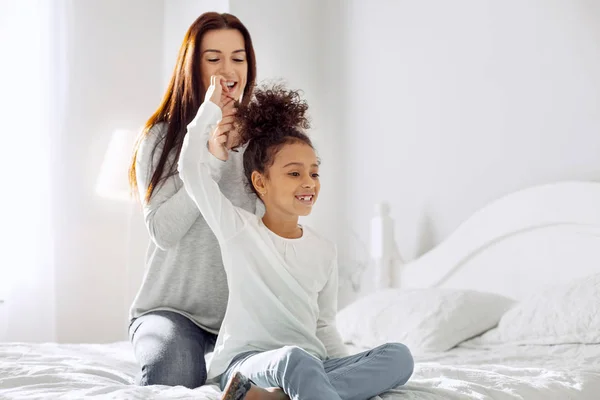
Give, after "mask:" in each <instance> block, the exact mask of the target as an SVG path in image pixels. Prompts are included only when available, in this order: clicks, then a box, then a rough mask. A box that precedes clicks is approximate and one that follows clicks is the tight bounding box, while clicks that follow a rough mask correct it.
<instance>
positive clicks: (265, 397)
mask: <svg viewBox="0 0 600 400" xmlns="http://www.w3.org/2000/svg"><path fill="white" fill-rule="evenodd" d="M244 400H290V398H289V397H288V396H287V394H285V393H284V392H283V390H281V388H268V389H263V388H261V387H258V386H255V385H252V387H251V388H250V390H249V391H248V393H247V394H246V397H245V398H244Z"/></svg>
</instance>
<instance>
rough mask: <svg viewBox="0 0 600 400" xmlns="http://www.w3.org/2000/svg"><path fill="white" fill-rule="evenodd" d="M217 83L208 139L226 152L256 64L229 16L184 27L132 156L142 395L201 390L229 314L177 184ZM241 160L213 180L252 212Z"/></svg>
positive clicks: (216, 264)
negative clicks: (191, 132) (140, 216)
mask: <svg viewBox="0 0 600 400" xmlns="http://www.w3.org/2000/svg"><path fill="white" fill-rule="evenodd" d="M214 74H219V75H221V76H223V77H224V80H225V88H224V92H225V93H226V95H227V97H228V98H229V99H231V101H230V102H229V103H228V106H227V107H226V108H225V109H224V115H223V118H222V119H221V120H220V121H218V122H217V123H215V126H214V127H213V133H214V134H215V135H222V134H223V135H226V136H227V137H228V138H231V139H232V142H231V143H229V144H228V146H232V145H233V144H234V143H233V140H234V139H235V138H236V132H235V129H234V126H233V123H232V121H233V116H234V114H235V108H234V104H236V103H237V102H241V103H242V104H244V102H246V101H247V99H249V98H250V94H251V93H252V89H253V86H254V81H255V77H256V64H255V59H254V50H253V47H252V40H251V38H250V34H249V33H248V30H247V29H246V27H245V26H244V25H243V24H242V23H241V22H240V20H239V19H238V18H236V17H235V16H233V15H231V14H218V13H215V12H209V13H205V14H202V15H201V16H200V17H198V19H197V20H196V21H195V22H194V23H192V25H191V26H190V27H189V29H188V31H187V33H186V35H185V37H184V39H183V44H182V45H181V48H180V50H179V56H178V58H177V62H176V65H175V68H174V70H173V74H172V76H171V80H170V82H169V84H168V86H167V90H166V92H165V95H164V98H163V100H162V102H161V104H160V105H159V106H158V108H157V110H156V111H155V113H154V114H153V115H152V116H151V117H150V118H149V119H148V121H147V123H146V127H145V129H143V131H142V134H141V136H140V137H139V140H138V142H137V144H136V146H135V149H134V157H133V162H132V164H131V168H130V171H129V172H130V183H131V188H132V189H133V191H134V192H135V193H136V194H137V195H138V197H139V199H140V200H141V203H142V207H143V211H144V219H145V223H146V228H147V230H148V233H149V234H150V238H151V242H150V245H149V248H148V252H147V258H146V273H145V276H144V279H143V282H142V284H141V286H140V288H139V290H138V293H137V296H136V298H135V300H134V302H133V304H132V307H131V311H130V320H131V324H130V327H129V333H130V338H131V341H132V343H133V347H134V351H135V354H136V357H137V359H138V361H139V363H140V367H141V375H140V377H139V378H140V379H139V383H140V384H142V385H153V384H162V385H169V386H177V385H182V386H186V387H189V388H195V387H198V386H201V385H203V384H204V383H205V381H206V367H205V354H206V353H209V352H210V351H211V350H212V347H213V345H214V343H215V340H216V335H217V333H218V332H219V329H220V327H221V322H222V320H223V316H224V314H225V309H226V307H227V297H228V290H227V279H226V276H225V271H224V270H223V264H222V260H221V252H220V249H219V245H218V242H217V240H216V238H215V235H214V233H213V232H212V230H211V229H210V227H209V226H208V225H207V223H206V221H205V220H204V218H203V216H202V215H201V213H200V211H199V210H198V209H197V207H196V206H195V204H194V202H193V201H192V199H191V198H190V197H189V196H188V194H187V193H186V191H185V189H184V188H183V184H182V181H181V179H180V178H179V176H178V174H177V172H178V170H177V159H178V157H179V154H180V153H181V147H182V143H183V140H184V137H185V136H186V135H187V127H188V125H190V123H191V122H192V120H193V119H194V117H195V116H196V114H197V113H198V108H199V107H200V104H202V102H203V101H204V97H205V92H206V89H207V88H208V86H209V85H210V78H211V76H212V75H214ZM242 155H243V150H242V151H239V152H237V153H235V154H233V155H232V157H231V159H230V160H229V162H227V163H222V162H220V161H219V160H216V162H214V163H212V164H211V166H212V174H213V176H214V177H215V179H217V180H218V181H219V187H220V190H222V192H223V193H224V194H225V195H226V196H227V197H228V198H229V199H231V200H232V201H233V202H234V203H235V204H236V205H237V206H240V207H242V208H244V209H245V210H247V211H249V212H255V210H256V203H257V199H256V196H255V195H253V194H252V193H250V192H248V191H246V189H245V187H244V185H242V184H241V182H242V180H243V174H242ZM182 360H184V361H182Z"/></svg>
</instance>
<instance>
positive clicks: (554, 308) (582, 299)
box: [465, 274, 600, 346]
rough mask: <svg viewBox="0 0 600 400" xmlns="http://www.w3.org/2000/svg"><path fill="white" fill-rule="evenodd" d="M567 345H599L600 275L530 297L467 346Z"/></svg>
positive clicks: (548, 289) (550, 288) (555, 287)
mask: <svg viewBox="0 0 600 400" xmlns="http://www.w3.org/2000/svg"><path fill="white" fill-rule="evenodd" d="M567 343H584V344H593V343H600V274H594V275H590V276H587V277H585V278H582V279H578V280H576V281H574V282H571V283H567V284H562V285H557V286H552V287H549V288H547V289H545V290H542V291H541V292H539V293H536V294H534V295H532V296H530V297H529V298H528V299H525V300H523V301H521V302H520V303H518V304H517V305H516V306H515V307H514V308H513V309H511V310H510V311H508V312H507V313H506V314H505V315H504V316H503V317H502V319H501V320H500V322H499V324H498V327H497V328H495V329H492V330H490V331H489V332H486V333H485V334H483V335H482V336H480V337H477V338H475V339H473V340H470V341H469V342H467V343H465V345H468V346H482V345H483V346H486V345H499V344H542V345H544V344H548V345H550V344H567Z"/></svg>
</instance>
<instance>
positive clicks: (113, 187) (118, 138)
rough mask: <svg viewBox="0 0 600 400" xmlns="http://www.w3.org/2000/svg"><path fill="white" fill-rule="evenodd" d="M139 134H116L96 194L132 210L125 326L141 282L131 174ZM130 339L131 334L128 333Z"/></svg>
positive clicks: (105, 160)
mask: <svg viewBox="0 0 600 400" xmlns="http://www.w3.org/2000/svg"><path fill="white" fill-rule="evenodd" d="M136 136H137V135H136V132H134V131H130V130H126V129H117V130H115V131H114V132H113V134H112V136H111V138H110V142H109V144H108V148H107V149H106V153H105V154H104V160H103V162H102V166H101V167H100V173H99V174H98V178H97V180H96V194H98V195H99V196H101V197H103V198H106V199H109V200H114V201H117V202H121V203H125V205H126V206H127V207H128V215H127V232H126V234H127V236H126V239H125V243H124V245H125V246H126V247H125V253H124V254H126V257H127V259H126V263H125V268H126V272H125V273H126V277H125V293H124V294H123V295H124V296H123V300H124V305H123V306H124V310H125V311H124V316H125V318H126V321H125V324H124V326H128V323H127V322H128V320H129V316H128V312H127V311H128V310H129V306H130V305H131V301H132V299H133V296H132V293H135V292H136V291H137V287H134V285H136V283H137V279H133V277H132V266H133V265H134V264H133V261H132V250H131V245H132V240H131V239H132V220H133V217H134V213H133V212H134V207H136V205H135V202H134V201H133V200H134V199H133V198H132V197H131V195H130V189H129V179H128V171H129V167H130V164H131V160H132V159H131V156H132V154H133V146H134V144H135V140H136ZM124 335H125V336H124V337H125V338H127V332H125V334H124Z"/></svg>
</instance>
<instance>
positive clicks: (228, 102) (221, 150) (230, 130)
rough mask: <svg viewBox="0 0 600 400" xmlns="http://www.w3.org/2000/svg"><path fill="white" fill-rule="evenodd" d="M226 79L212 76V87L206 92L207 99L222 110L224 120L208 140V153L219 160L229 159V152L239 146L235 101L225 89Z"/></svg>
mask: <svg viewBox="0 0 600 400" xmlns="http://www.w3.org/2000/svg"><path fill="white" fill-rule="evenodd" d="M224 82H225V79H224V78H223V77H222V76H220V75H215V76H212V77H211V79H210V87H209V88H208V90H207V91H206V96H205V97H204V98H205V99H206V98H208V99H209V101H211V102H213V103H214V104H216V105H218V106H219V107H220V108H221V112H222V114H223V118H222V119H221V120H220V121H219V122H218V124H217V126H216V127H215V129H214V130H213V131H212V132H211V134H210V137H209V139H208V151H210V153H211V154H212V155H213V156H215V157H217V158H218V159H219V160H222V161H226V160H227V159H228V158H229V150H230V149H231V148H232V147H233V146H235V145H236V144H237V141H238V133H237V130H236V129H235V126H234V120H235V112H236V110H235V100H234V99H233V98H232V97H230V96H229V95H228V94H227V92H228V89H227V87H225V84H224Z"/></svg>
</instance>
